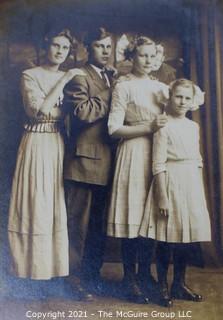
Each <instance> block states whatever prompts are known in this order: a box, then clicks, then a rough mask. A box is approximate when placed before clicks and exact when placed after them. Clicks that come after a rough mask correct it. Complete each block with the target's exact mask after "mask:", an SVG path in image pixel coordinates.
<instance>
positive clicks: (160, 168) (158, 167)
mask: <svg viewBox="0 0 223 320" xmlns="http://www.w3.org/2000/svg"><path fill="white" fill-rule="evenodd" d="M165 171H166V166H165V165H163V164H160V165H159V164H157V163H156V164H155V165H153V167H152V172H153V175H154V176H155V175H157V174H159V173H161V172H165Z"/></svg>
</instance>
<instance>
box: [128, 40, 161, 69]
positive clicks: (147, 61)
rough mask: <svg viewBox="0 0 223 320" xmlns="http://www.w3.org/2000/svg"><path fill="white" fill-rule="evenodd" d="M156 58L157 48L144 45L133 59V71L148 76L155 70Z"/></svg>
mask: <svg viewBox="0 0 223 320" xmlns="http://www.w3.org/2000/svg"><path fill="white" fill-rule="evenodd" d="M155 57H156V47H155V45H153V44H143V45H141V46H139V47H137V49H136V53H135V56H134V58H133V70H134V71H135V72H136V73H138V74H139V75H148V74H150V72H151V71H152V70H153V63H154V60H155Z"/></svg>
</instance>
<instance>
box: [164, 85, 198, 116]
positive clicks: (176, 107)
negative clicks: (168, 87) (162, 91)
mask: <svg viewBox="0 0 223 320" xmlns="http://www.w3.org/2000/svg"><path fill="white" fill-rule="evenodd" d="M193 99H194V93H193V88H192V86H190V87H183V86H178V87H176V88H175V89H174V90H173V92H172V94H171V97H170V105H169V111H170V113H171V114H172V115H173V116H175V117H177V118H183V117H185V115H186V113H187V111H188V110H190V107H191V105H192V103H193Z"/></svg>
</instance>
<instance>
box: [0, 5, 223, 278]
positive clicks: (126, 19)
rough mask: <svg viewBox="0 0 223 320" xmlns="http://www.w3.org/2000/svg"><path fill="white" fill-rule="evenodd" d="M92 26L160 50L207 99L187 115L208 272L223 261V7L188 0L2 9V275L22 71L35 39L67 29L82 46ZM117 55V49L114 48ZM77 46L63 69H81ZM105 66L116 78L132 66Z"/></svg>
mask: <svg viewBox="0 0 223 320" xmlns="http://www.w3.org/2000/svg"><path fill="white" fill-rule="evenodd" d="M92 26H105V27H106V28H107V29H108V30H109V31H111V32H112V35H113V38H114V47H115V46H116V43H117V41H118V40H119V38H120V37H121V35H122V34H123V33H125V34H126V35H127V36H128V37H129V38H131V37H132V36H133V35H135V34H146V35H148V36H149V37H151V38H152V39H154V40H155V41H157V42H159V43H161V44H163V45H164V47H165V63H166V64H167V66H168V68H169V70H175V71H176V75H177V76H185V77H188V78H191V79H192V80H195V82H196V83H197V84H198V85H200V87H201V88H202V89H203V90H204V91H205V92H206V102H205V106H204V107H202V108H200V110H199V111H196V112H195V113H194V114H193V115H190V116H191V117H193V118H194V120H196V121H198V122H199V123H200V125H201V150H202V154H203V157H204V179H205V189H206V195H207V200H208V207H209V211H210V216H211V221H212V242H211V243H209V244H204V245H202V246H203V249H204V253H205V254H204V256H205V261H206V264H207V265H214V266H221V265H222V262H223V199H222V198H223V197H221V195H223V90H222V89H223V78H222V75H223V3H222V2H221V1H214V0H213V1H211V0H209V1H205V0H203V1H199V0H197V1H196V0H194V1H192V0H191V1H189V0H185V1H183V0H154V1H153V0H103V1H102V0H101V1H100V0H84V1H80V0H73V1H71V0H70V1H69V0H63V1H62V0H54V1H53V0H52V1H50V0H45V1H44V0H39V1H35V0H17V1H13V0H8V1H6V0H5V1H1V2H0V146H1V153H0V174H1V184H0V208H1V215H0V227H1V229H0V250H1V259H0V267H1V269H0V274H1V275H2V279H4V277H7V269H8V263H9V259H8V249H7V232H6V230H7V215H8V206H9V197H10V188H11V179H12V175H13V171H14V166H15V161H16V153H17V148H18V145H19V141H20V138H21V134H22V123H23V117H24V113H23V107H22V103H21V96H20V91H19V80H20V76H21V71H22V70H24V69H26V68H28V67H32V66H34V65H38V64H39V63H40V62H41V59H42V51H41V49H40V45H41V39H42V38H43V36H44V34H45V33H46V32H47V31H49V30H50V29H51V28H55V27H57V28H60V27H68V28H70V29H71V30H72V31H73V32H74V35H75V36H76V38H77V40H78V41H79V42H81V40H82V39H83V36H84V34H85V33H86V31H87V30H88V29H91V28H92ZM114 52H115V48H114ZM85 61H86V52H85V50H84V48H83V47H82V46H81V45H80V44H79V46H78V48H77V49H76V50H75V52H74V53H73V56H72V58H71V59H70V60H69V62H68V63H67V65H65V66H64V68H65V69H66V68H69V67H73V66H80V65H82V64H83V63H84V62H85ZM111 63H113V64H114V65H115V66H117V67H118V68H119V70H120V72H121V73H125V72H127V71H128V70H129V68H130V67H131V66H130V65H129V64H125V63H124V64H120V63H119V64H118V63H117V61H116V58H115V55H113V57H112V59H111ZM107 246H108V249H107V252H106V257H105V260H107V261H108V260H109V261H116V260H118V259H119V252H118V251H119V244H118V241H117V240H111V239H109V241H108V244H107Z"/></svg>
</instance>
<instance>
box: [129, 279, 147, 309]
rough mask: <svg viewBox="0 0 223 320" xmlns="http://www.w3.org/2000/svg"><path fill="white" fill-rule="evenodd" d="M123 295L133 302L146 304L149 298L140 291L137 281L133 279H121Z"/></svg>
mask: <svg viewBox="0 0 223 320" xmlns="http://www.w3.org/2000/svg"><path fill="white" fill-rule="evenodd" d="M123 289H124V297H125V298H126V299H127V300H128V301H130V302H134V303H139V304H147V303H149V299H148V298H147V297H146V295H145V294H144V293H143V292H142V291H141V289H140V287H139V285H138V283H137V281H136V280H135V279H124V280H123Z"/></svg>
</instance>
